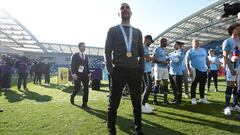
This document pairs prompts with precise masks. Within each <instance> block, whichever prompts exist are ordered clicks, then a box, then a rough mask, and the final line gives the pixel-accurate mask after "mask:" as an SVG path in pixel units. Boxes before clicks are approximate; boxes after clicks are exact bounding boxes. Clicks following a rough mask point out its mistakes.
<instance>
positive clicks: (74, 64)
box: [70, 42, 91, 109]
mask: <svg viewBox="0 0 240 135" xmlns="http://www.w3.org/2000/svg"><path fill="white" fill-rule="evenodd" d="M78 48H79V52H77V53H75V54H73V55H72V57H71V73H72V77H73V80H74V90H73V92H72V93H71V97H70V102H71V104H74V98H75V96H76V95H77V93H78V92H79V91H80V87H81V83H82V84H83V99H82V108H84V109H88V108H89V107H88V105H87V102H88V92H89V86H88V84H89V76H90V75H91V74H89V65H88V57H87V56H86V55H85V54H84V51H85V43H84V42H80V43H79V44H78Z"/></svg>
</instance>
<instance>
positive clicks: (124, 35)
mask: <svg viewBox="0 0 240 135" xmlns="http://www.w3.org/2000/svg"><path fill="white" fill-rule="evenodd" d="M119 27H120V29H121V31H122V34H123V37H124V41H125V45H126V49H127V52H131V49H132V36H133V31H132V27H131V26H129V38H128V39H127V35H126V32H125V30H124V28H123V25H122V24H119Z"/></svg>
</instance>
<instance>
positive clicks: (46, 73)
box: [44, 59, 51, 85]
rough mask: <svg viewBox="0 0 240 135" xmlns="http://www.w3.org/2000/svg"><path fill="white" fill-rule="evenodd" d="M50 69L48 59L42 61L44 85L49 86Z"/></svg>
mask: <svg viewBox="0 0 240 135" xmlns="http://www.w3.org/2000/svg"><path fill="white" fill-rule="evenodd" d="M50 68H51V65H50V63H49V62H48V59H45V60H44V78H45V84H46V85H50Z"/></svg>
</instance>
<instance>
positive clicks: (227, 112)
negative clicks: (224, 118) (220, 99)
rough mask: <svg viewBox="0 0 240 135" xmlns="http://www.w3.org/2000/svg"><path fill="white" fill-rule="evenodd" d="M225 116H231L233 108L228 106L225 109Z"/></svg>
mask: <svg viewBox="0 0 240 135" xmlns="http://www.w3.org/2000/svg"><path fill="white" fill-rule="evenodd" d="M223 113H224V114H225V115H231V114H232V113H231V108H230V107H229V106H227V107H226V108H225V109H224V112H223Z"/></svg>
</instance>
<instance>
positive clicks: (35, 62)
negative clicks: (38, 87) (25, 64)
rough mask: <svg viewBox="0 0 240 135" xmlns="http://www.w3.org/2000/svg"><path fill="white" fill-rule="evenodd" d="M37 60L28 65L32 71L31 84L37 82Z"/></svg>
mask: <svg viewBox="0 0 240 135" xmlns="http://www.w3.org/2000/svg"><path fill="white" fill-rule="evenodd" d="M36 70H37V61H34V62H33V64H32V66H31V67H30V71H31V72H32V73H33V84H37V71H36Z"/></svg>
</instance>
